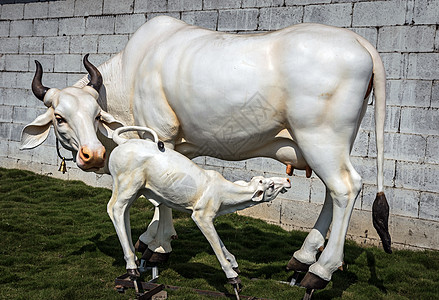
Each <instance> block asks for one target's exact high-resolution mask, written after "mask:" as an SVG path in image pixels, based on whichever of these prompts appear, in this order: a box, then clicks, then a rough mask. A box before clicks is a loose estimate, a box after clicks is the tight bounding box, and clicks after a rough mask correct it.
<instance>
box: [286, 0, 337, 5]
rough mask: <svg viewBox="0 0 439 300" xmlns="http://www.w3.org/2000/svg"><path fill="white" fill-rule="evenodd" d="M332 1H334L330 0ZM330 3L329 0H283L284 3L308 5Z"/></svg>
mask: <svg viewBox="0 0 439 300" xmlns="http://www.w3.org/2000/svg"><path fill="white" fill-rule="evenodd" d="M332 2H334V1H332ZM325 3H331V0H285V4H286V5H291V6H293V5H308V4H325Z"/></svg>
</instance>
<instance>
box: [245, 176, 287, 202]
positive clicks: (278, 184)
mask: <svg viewBox="0 0 439 300" xmlns="http://www.w3.org/2000/svg"><path fill="white" fill-rule="evenodd" d="M251 184H252V185H256V192H255V193H254V195H253V197H252V200H253V201H256V202H266V201H271V200H273V199H274V198H276V197H277V195H279V193H282V194H283V193H285V192H287V189H289V188H291V182H290V180H289V179H288V178H282V177H271V178H264V177H260V176H258V177H253V178H252V180H251Z"/></svg>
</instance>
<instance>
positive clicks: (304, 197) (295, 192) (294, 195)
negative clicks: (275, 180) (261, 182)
mask: <svg viewBox="0 0 439 300" xmlns="http://www.w3.org/2000/svg"><path fill="white" fill-rule="evenodd" d="M264 176H265V177H274V176H277V177H278V176H279V175H278V174H265V175H264ZM282 177H287V175H283V176H282ZM290 181H291V189H289V190H288V192H286V193H285V194H282V195H279V196H280V197H282V198H283V199H287V200H292V201H303V202H310V198H311V179H308V178H303V177H298V176H292V177H290Z"/></svg>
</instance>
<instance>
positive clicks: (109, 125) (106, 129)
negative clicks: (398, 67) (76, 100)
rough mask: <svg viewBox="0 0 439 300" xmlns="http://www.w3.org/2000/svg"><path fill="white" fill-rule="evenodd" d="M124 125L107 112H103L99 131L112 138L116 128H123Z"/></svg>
mask: <svg viewBox="0 0 439 300" xmlns="http://www.w3.org/2000/svg"><path fill="white" fill-rule="evenodd" d="M122 126H124V124H123V123H122V122H119V121H118V120H116V119H115V118H114V117H113V116H112V115H110V114H109V113H107V112H105V111H101V121H100V122H99V131H100V132H101V133H102V134H103V135H104V136H106V137H108V138H111V137H112V136H113V131H114V130H116V128H119V127H122Z"/></svg>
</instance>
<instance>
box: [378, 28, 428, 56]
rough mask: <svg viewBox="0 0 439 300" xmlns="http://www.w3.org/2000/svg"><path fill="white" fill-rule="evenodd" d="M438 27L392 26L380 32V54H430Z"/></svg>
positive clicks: (381, 29)
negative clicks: (398, 52) (396, 52)
mask: <svg viewBox="0 0 439 300" xmlns="http://www.w3.org/2000/svg"><path fill="white" fill-rule="evenodd" d="M435 33H436V26H390V27H382V28H380V30H379V32H378V51H380V52H395V51H401V52H430V51H433V48H434V36H435Z"/></svg>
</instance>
